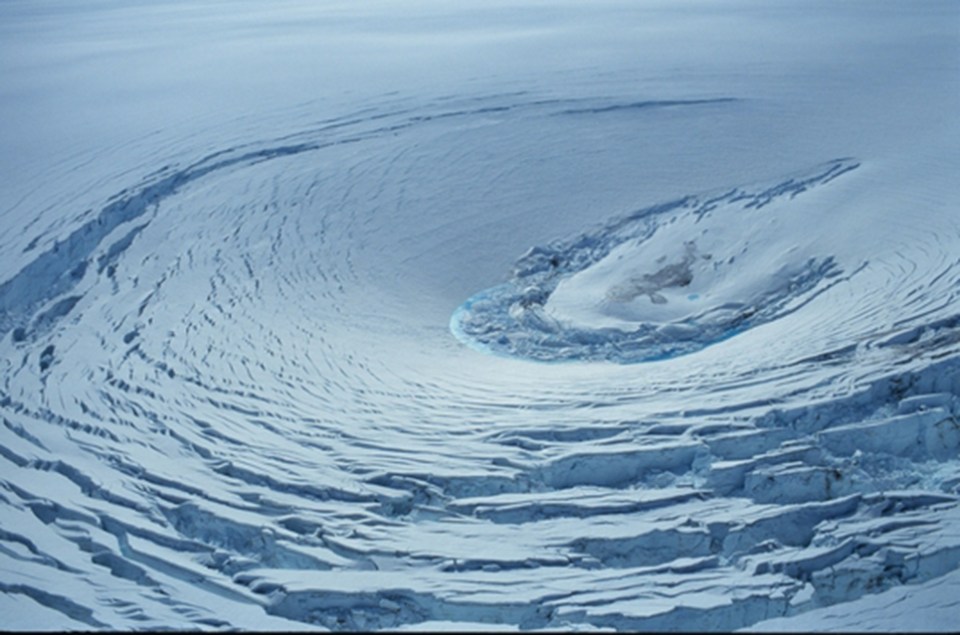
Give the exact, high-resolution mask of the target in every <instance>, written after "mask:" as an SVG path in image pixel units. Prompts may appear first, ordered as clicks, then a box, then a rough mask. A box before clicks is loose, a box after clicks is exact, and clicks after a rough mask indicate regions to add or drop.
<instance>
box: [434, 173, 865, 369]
mask: <svg viewBox="0 0 960 635" xmlns="http://www.w3.org/2000/svg"><path fill="white" fill-rule="evenodd" d="M856 168H857V163H856V162H855V161H853V160H849V159H841V160H836V161H832V162H830V163H828V164H826V165H822V166H818V167H817V168H815V169H813V170H811V171H809V172H808V173H806V174H803V175H795V176H793V177H791V178H788V179H786V180H784V181H781V182H778V183H774V184H770V185H768V186H764V187H759V188H750V189H741V188H736V189H733V190H731V191H728V192H725V193H722V194H719V195H714V196H691V197H687V198H684V199H682V200H679V201H675V202H671V203H667V204H664V205H660V206H655V207H650V208H646V209H643V210H641V211H639V212H637V213H635V214H631V215H628V216H626V217H624V218H620V219H617V220H615V221H612V222H609V223H607V224H606V225H604V226H602V227H599V228H597V229H595V230H594V231H591V232H588V233H584V234H581V235H578V236H576V237H575V238H573V239H571V240H565V241H557V242H554V243H551V244H550V245H548V246H546V247H535V248H533V249H531V250H530V251H529V252H528V253H527V254H525V255H524V256H523V257H522V258H520V260H519V261H518V262H517V264H516V266H515V268H514V271H513V275H512V278H511V279H510V281H509V282H507V283H505V284H501V285H498V286H496V287H494V288H491V289H488V290H485V291H482V292H480V293H478V294H476V295H474V296H473V297H471V298H470V299H468V300H467V301H466V302H465V303H464V304H463V305H462V306H460V307H459V308H458V309H457V310H456V311H455V312H454V314H453V316H452V318H451V330H452V331H453V332H454V334H455V335H457V337H458V338H460V339H461V340H463V341H465V342H466V343H468V344H470V345H472V346H474V347H477V348H480V349H483V350H487V351H490V352H495V353H501V354H507V355H514V356H518V357H525V358H530V359H534V360H539V361H561V360H608V361H613V362H619V363H634V362H642V361H651V360H657V359H664V358H668V357H674V356H677V355H683V354H686V353H691V352H694V351H697V350H700V349H702V348H704V347H705V346H708V345H710V344H712V343H715V342H718V341H721V340H724V339H726V338H729V337H731V336H733V335H736V334H737V333H740V332H742V331H744V330H746V329H749V328H751V327H754V326H757V325H760V324H764V323H767V322H771V321H773V320H776V319H778V318H781V317H783V316H785V315H787V314H789V313H791V312H793V311H795V310H797V309H798V308H800V307H802V306H803V305H805V304H807V303H808V302H810V301H811V300H813V299H814V298H815V297H816V296H817V295H819V294H820V293H822V292H824V291H825V290H827V289H828V288H830V287H831V286H832V285H833V284H835V283H836V282H838V281H840V280H846V279H848V278H849V275H851V274H850V273H849V272H846V274H845V272H844V270H843V268H842V267H841V265H840V264H839V263H838V262H837V260H836V259H835V258H834V256H832V255H831V254H829V253H825V252H824V249H823V247H822V246H820V245H818V244H817V243H815V242H812V241H809V240H808V241H804V240H803V239H802V236H804V227H805V226H806V225H808V224H809V223H810V222H811V216H812V215H813V214H811V209H810V205H811V203H807V204H804V197H803V196H802V195H803V194H804V193H807V192H808V191H810V190H815V189H816V188H817V187H820V186H823V185H825V184H827V183H829V182H830V181H832V180H833V179H835V178H837V177H839V176H841V175H843V174H845V173H847V172H850V171H852V170H854V169H856ZM798 197H799V198H798ZM812 204H815V201H814V203H812ZM808 233H809V232H808Z"/></svg>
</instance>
